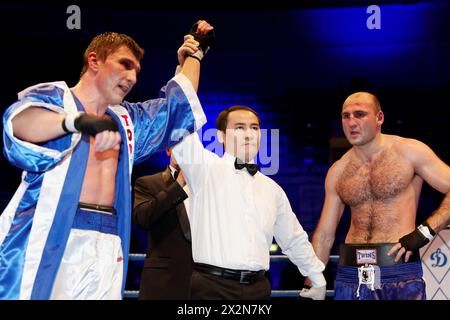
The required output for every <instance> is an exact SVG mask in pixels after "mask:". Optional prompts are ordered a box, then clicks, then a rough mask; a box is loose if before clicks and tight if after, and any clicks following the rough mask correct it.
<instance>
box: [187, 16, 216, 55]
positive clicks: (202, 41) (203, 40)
mask: <svg viewBox="0 0 450 320" xmlns="http://www.w3.org/2000/svg"><path fill="white" fill-rule="evenodd" d="M197 27H198V23H195V24H194V25H193V26H192V27H191V30H189V34H190V35H192V36H193V37H194V39H195V40H196V41H198V42H199V46H198V47H199V49H200V50H201V51H202V53H203V55H205V54H206V52H208V50H209V47H210V46H211V44H212V42H213V41H214V39H215V38H216V33H215V32H214V29H212V30H210V31H208V32H207V33H206V34H198V33H197ZM203 55H202V56H203ZM192 56H193V57H194V58H198V57H197V56H196V55H195V54H193V55H192ZM199 60H201V58H200V59H199Z"/></svg>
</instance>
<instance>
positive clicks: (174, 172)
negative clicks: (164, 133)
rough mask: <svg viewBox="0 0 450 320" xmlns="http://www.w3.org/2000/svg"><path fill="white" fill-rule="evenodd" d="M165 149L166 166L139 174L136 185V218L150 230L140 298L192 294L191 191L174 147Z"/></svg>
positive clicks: (177, 298)
mask: <svg viewBox="0 0 450 320" xmlns="http://www.w3.org/2000/svg"><path fill="white" fill-rule="evenodd" d="M166 152H167V155H168V156H169V157H170V164H169V165H168V166H167V169H166V170H165V171H163V172H159V173H157V174H154V175H150V176H144V177H140V178H139V179H137V181H136V184H135V187H134V209H133V222H134V223H136V224H137V225H139V226H140V227H142V228H144V229H146V230H147V232H148V233H147V238H148V250H147V257H146V259H145V262H144V269H143V271H142V277H141V284H140V292H139V299H140V300H144V299H166V300H167V299H168V300H183V299H189V298H190V279H191V274H192V267H193V260H192V250H191V233H190V226H189V220H188V217H187V212H186V208H187V207H188V206H185V204H184V203H183V201H184V200H185V199H187V198H188V194H187V193H186V191H185V190H183V187H185V186H186V182H185V180H184V177H183V173H182V172H181V171H180V167H179V166H178V164H177V163H176V161H175V159H174V157H172V156H171V150H169V149H168V150H167V151H166ZM185 188H187V187H185Z"/></svg>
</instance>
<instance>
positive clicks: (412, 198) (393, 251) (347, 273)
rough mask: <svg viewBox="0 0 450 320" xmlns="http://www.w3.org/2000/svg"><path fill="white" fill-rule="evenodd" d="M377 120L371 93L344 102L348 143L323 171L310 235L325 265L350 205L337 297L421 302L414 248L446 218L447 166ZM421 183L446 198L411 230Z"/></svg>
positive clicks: (418, 264) (376, 104)
mask: <svg viewBox="0 0 450 320" xmlns="http://www.w3.org/2000/svg"><path fill="white" fill-rule="evenodd" d="M383 121H384V115H383V112H382V111H381V107H380V103H379V101H378V99H377V98H376V97H375V96H374V95H372V94H370V93H367V92H357V93H354V94H352V95H350V96H349V97H348V98H347V99H346V100H345V102H344V105H343V107H342V127H343V130H344V133H345V136H346V137H347V139H348V141H349V142H350V143H351V144H352V145H353V147H352V148H351V149H350V150H349V151H348V152H347V153H346V154H345V155H344V156H343V157H342V158H341V159H340V160H338V161H336V162H335V163H334V164H333V166H332V167H331V168H330V169H329V171H328V174H327V177H326V180H325V192H326V195H325V202H324V206H323V209H322V213H321V217H320V221H319V224H318V226H317V229H316V230H315V232H314V235H313V240H312V243H313V246H314V249H315V251H316V253H317V255H318V256H319V258H320V259H321V260H322V261H323V262H324V263H325V264H326V263H327V262H328V259H329V255H330V250H331V247H332V245H333V242H334V239H335V233H336V228H337V226H338V223H339V220H340V218H341V216H342V213H343V211H344V207H345V206H346V205H348V206H349V207H350V210H351V224H350V229H349V231H348V233H347V236H346V238H345V244H344V245H342V246H341V251H340V260H339V266H338V269H337V274H336V279H335V299H346V300H347V299H389V300H392V299H401V300H406V299H425V283H424V281H423V279H422V274H423V273H422V266H421V262H420V256H419V252H418V251H419V248H420V247H422V246H424V245H425V244H426V243H428V242H429V241H430V240H431V239H432V238H433V236H434V235H435V233H436V232H438V231H439V230H441V229H442V228H444V227H445V226H446V225H447V224H448V223H449V210H450V167H449V166H448V165H446V164H445V163H444V162H442V161H441V160H440V159H439V158H438V157H437V156H436V154H435V153H434V152H433V151H432V150H431V149H430V148H429V147H428V146H427V145H425V144H424V143H422V142H420V141H417V140H414V139H407V138H403V137H399V136H394V135H388V134H382V133H381V125H382V124H383ZM424 180H425V181H426V182H427V183H428V184H430V185H431V186H432V187H433V188H435V189H436V190H438V191H440V192H442V193H444V194H446V197H445V199H444V201H443V202H442V204H441V206H440V207H439V208H438V209H437V210H436V211H434V212H433V213H432V214H431V216H430V217H429V218H428V219H427V220H426V221H424V222H423V223H422V224H421V225H419V227H417V228H416V211H417V205H418V202H419V195H420V191H421V188H422V183H423V181H424ZM405 253H406V254H405Z"/></svg>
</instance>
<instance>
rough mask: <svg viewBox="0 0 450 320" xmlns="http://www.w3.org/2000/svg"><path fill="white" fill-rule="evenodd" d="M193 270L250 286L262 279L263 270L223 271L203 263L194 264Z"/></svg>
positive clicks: (223, 269)
mask: <svg viewBox="0 0 450 320" xmlns="http://www.w3.org/2000/svg"><path fill="white" fill-rule="evenodd" d="M194 269H195V270H196V271H198V272H201V273H206V274H210V275H213V276H217V277H221V278H223V279H228V280H234V281H238V282H239V283H242V284H250V283H253V282H255V281H257V280H260V279H262V278H264V275H265V274H266V271H265V270H259V271H249V270H234V269H225V268H221V267H216V266H212V265H209V264H204V263H195V264H194Z"/></svg>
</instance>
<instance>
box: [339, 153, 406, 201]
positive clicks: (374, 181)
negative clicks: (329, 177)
mask: <svg viewBox="0 0 450 320" xmlns="http://www.w3.org/2000/svg"><path fill="white" fill-rule="evenodd" d="M413 175H414V172H412V171H411V168H410V167H408V166H407V165H405V164H404V162H403V161H402V160H401V158H400V157H399V156H398V155H397V154H396V152H395V151H393V150H392V149H387V150H385V151H383V152H382V153H381V154H380V155H379V156H378V157H376V159H374V160H373V161H372V162H371V163H368V164H364V163H362V162H361V161H360V160H357V159H350V161H349V163H348V164H347V165H346V167H345V169H344V171H343V173H342V174H341V176H340V177H339V179H338V183H337V192H338V194H339V196H340V197H341V199H342V200H343V201H344V203H345V204H347V205H349V206H350V207H355V206H360V205H363V204H366V203H370V204H373V203H375V202H377V203H387V202H389V201H390V200H391V199H393V198H395V197H396V196H397V195H398V194H400V193H401V192H402V191H403V190H405V189H406V188H407V187H408V185H409V184H410V183H411V180H412V178H413Z"/></svg>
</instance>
